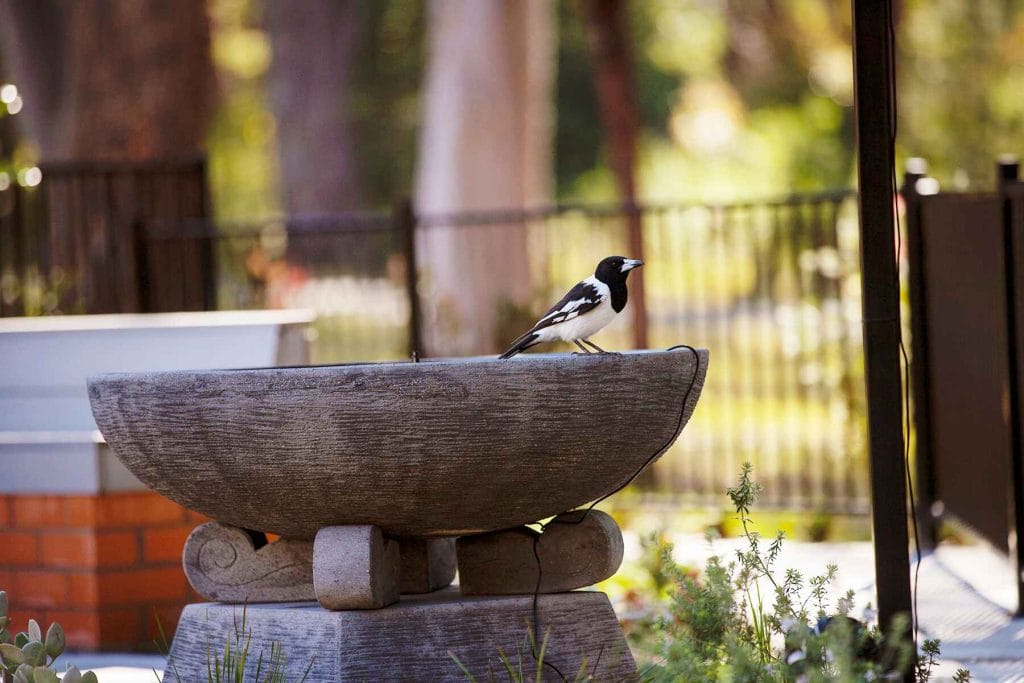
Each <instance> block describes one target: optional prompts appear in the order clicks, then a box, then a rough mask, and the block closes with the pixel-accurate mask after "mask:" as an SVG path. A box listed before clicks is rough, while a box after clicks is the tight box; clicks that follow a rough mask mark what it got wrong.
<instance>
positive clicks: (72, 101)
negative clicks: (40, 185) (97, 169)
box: [0, 0, 213, 162]
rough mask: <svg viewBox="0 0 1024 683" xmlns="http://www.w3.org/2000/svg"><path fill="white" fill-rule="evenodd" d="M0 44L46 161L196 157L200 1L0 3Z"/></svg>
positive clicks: (206, 98) (206, 76)
mask: <svg viewBox="0 0 1024 683" xmlns="http://www.w3.org/2000/svg"><path fill="white" fill-rule="evenodd" d="M0 39H2V45H3V47H4V49H5V59H6V61H7V63H8V64H9V66H10V67H11V71H12V73H13V75H14V76H15V78H16V79H17V83H18V86H19V87H20V88H22V89H23V90H24V92H25V98H24V99H25V108H24V110H23V112H22V114H21V116H23V117H24V118H23V120H24V122H25V125H26V126H27V132H28V134H29V136H30V137H31V138H32V139H34V140H35V141H36V143H37V144H38V145H39V150H40V155H41V158H42V160H43V161H44V162H46V161H59V160H65V159H76V160H81V159H88V160H94V161H148V160H154V159H181V158H185V157H189V158H191V157H196V156H198V155H199V154H200V152H201V150H202V147H203V141H204V138H205V135H206V124H207V121H208V119H209V111H210V105H211V95H212V92H213V68H212V63H211V61H210V35H209V24H208V21H207V18H206V9H205V2H204V1H203V0H177V1H176V2H174V3H167V2H161V1H160V0H120V1H117V2H111V1H109V0H107V1H105V0H76V2H72V3H68V2H61V1H60V0H0Z"/></svg>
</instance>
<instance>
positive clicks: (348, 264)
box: [0, 162, 868, 511]
mask: <svg viewBox="0 0 1024 683" xmlns="http://www.w3.org/2000/svg"><path fill="white" fill-rule="evenodd" d="M202 179H203V167H202V163H201V162H194V163H192V162H189V163H185V164H177V165H171V166H168V165H159V166H152V167H136V168H127V167H115V166H103V167H99V166H95V165H91V166H87V167H86V166H69V165H65V166H63V167H61V166H52V167H49V168H44V169H43V172H42V182H41V183H40V185H39V186H38V187H36V188H19V187H18V186H16V185H12V186H10V187H7V188H3V189H0V315H6V316H9V315H38V314H46V313H84V312H88V313H99V312H115V311H117V312H130V311H159V310H194V309H209V308H218V309H245V308H286V307H291V308H295V307H302V308H310V309H313V310H314V311H316V312H317V314H318V320H317V323H316V325H315V328H314V330H313V333H314V334H315V340H314V344H313V353H314V361H315V362H318V363H331V362H342V361H371V360H394V359H404V358H408V357H409V353H410V350H411V349H412V348H422V347H421V346H420V344H419V342H418V341H417V338H418V337H417V335H418V332H419V331H420V328H421V327H426V326H429V325H430V324H431V322H432V321H431V320H429V319H427V320H424V317H425V315H426V314H424V313H422V312H421V310H420V303H421V300H429V297H430V293H429V291H427V289H426V288H425V285H424V282H423V281H422V280H420V281H417V278H416V276H415V275H414V273H413V270H412V269H411V268H410V263H413V262H415V261H416V259H415V253H414V249H415V244H416V241H417V240H416V239H415V233H416V231H429V230H486V229H492V230H493V229H495V226H503V225H518V226H520V227H521V228H522V229H524V230H525V234H526V240H527V248H528V253H529V261H530V265H529V268H530V273H529V281H530V282H531V283H532V285H531V286H532V289H531V292H532V297H531V310H530V311H528V312H527V313H528V315H527V316H525V317H524V315H523V311H519V317H518V318H517V317H516V316H515V315H511V317H510V318H509V320H510V321H511V322H510V323H509V325H510V326H509V329H508V331H507V333H503V334H502V335H501V336H502V338H506V337H507V338H508V339H511V338H512V337H513V336H515V333H516V332H517V331H519V329H520V327H521V326H522V325H525V324H527V323H526V321H525V320H526V318H529V319H531V320H532V319H535V316H536V314H538V313H541V312H542V311H543V310H545V309H546V307H547V306H548V305H550V304H551V303H552V302H554V301H555V300H557V299H558V297H560V296H561V295H562V294H563V293H564V291H565V290H566V289H567V288H568V287H570V286H571V285H572V284H573V283H575V282H576V281H577V280H579V279H580V278H581V277H583V276H585V275H588V274H590V273H591V272H592V270H593V267H594V264H595V263H597V261H598V260H599V259H600V258H602V257H604V256H607V255H609V254H613V253H623V254H627V255H628V253H627V252H628V247H627V244H628V236H627V230H628V223H629V217H630V216H636V215H637V214H639V216H640V218H641V225H642V233H643V243H644V250H645V259H646V261H647V265H646V267H645V268H644V270H643V273H644V276H645V283H646V316H645V318H644V319H643V321H642V322H643V324H644V325H645V326H646V329H645V332H646V335H647V338H648V339H649V342H650V345H651V346H652V347H655V348H657V347H668V346H671V345H673V344H677V343H687V344H691V345H693V346H699V347H706V348H709V349H710V350H711V359H712V360H711V362H712V367H711V369H710V372H709V374H708V381H707V385H706V387H705V390H704V397H703V399H702V402H701V406H700V408H699V409H698V411H697V413H696V418H695V419H694V420H693V422H692V423H691V425H690V426H689V427H688V428H687V430H686V433H685V436H684V438H682V439H680V441H679V442H678V443H677V444H676V445H675V446H674V447H673V449H672V451H671V452H670V453H668V454H666V456H665V457H664V458H662V460H661V461H660V462H659V464H658V465H657V466H656V467H655V468H654V469H653V470H652V471H651V473H649V474H648V475H647V476H645V477H644V479H643V481H642V482H641V484H642V487H643V488H644V489H645V490H646V491H648V492H649V493H650V494H651V495H656V494H657V493H659V492H665V493H669V494H671V495H672V496H673V498H674V499H678V498H679V497H680V496H681V497H683V498H685V499H688V500H689V501H690V502H694V503H705V502H706V503H708V504H712V505H716V506H718V505H720V504H721V502H722V491H723V490H724V488H725V487H726V486H728V485H729V484H730V483H732V481H733V479H734V477H735V475H736V473H737V472H738V470H739V467H740V464H741V463H742V462H744V461H747V460H749V461H751V462H753V463H754V465H755V468H756V472H757V477H758V479H759V480H760V481H761V482H763V483H764V484H765V487H766V498H765V502H766V503H768V504H773V505H776V506H780V507H796V508H820V509H824V510H831V511H864V510H866V509H867V504H868V489H867V465H866V443H865V433H866V425H865V423H864V417H863V416H864V414H865V406H864V395H863V391H864V382H863V362H862V354H861V322H860V321H861V307H860V306H861V304H860V285H859V257H858V230H857V220H856V219H857V216H856V201H855V195H854V194H853V193H852V192H849V191H840V192H834V193H826V194H820V195H805V196H792V197H788V198H785V199H782V200H779V201H770V202H758V203H744V204H733V205H716V206H711V205H701V204H685V205H646V206H641V207H636V206H631V207H623V206H593V205H589V206H587V205H580V206H556V207H548V208H542V209H537V210H531V211H513V212H493V213H476V214H459V215H448V216H420V217H413V216H412V214H411V212H410V211H409V210H408V209H406V208H399V209H397V210H396V211H394V212H392V213H388V212H364V213H350V214H345V215H332V216H320V217H304V218H287V219H280V220H266V221H260V222H257V223H215V222H212V221H210V220H209V219H207V218H205V215H206V196H205V192H204V190H203V183H202ZM632 325H633V320H632V319H631V316H627V315H623V316H619V319H618V320H617V321H616V322H615V323H613V324H612V325H611V326H610V327H609V328H608V329H607V330H606V331H602V332H601V333H600V335H599V336H598V337H597V340H598V343H600V344H601V345H602V346H604V347H605V348H615V349H625V348H630V347H631V345H632V341H633V339H634V335H633V327H632Z"/></svg>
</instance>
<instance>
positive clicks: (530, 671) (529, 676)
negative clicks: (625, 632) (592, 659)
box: [448, 624, 595, 683]
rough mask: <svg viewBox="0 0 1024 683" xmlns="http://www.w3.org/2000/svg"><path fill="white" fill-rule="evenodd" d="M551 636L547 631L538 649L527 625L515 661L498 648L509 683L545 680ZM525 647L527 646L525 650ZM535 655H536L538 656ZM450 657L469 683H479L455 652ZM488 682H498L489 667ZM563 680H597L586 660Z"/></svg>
mask: <svg viewBox="0 0 1024 683" xmlns="http://www.w3.org/2000/svg"><path fill="white" fill-rule="evenodd" d="M549 635H550V631H549V630H547V629H545V631H544V638H543V639H542V640H541V643H540V648H539V649H538V648H537V641H536V639H535V638H534V635H533V629H532V628H531V627H530V626H529V624H527V626H526V636H525V637H524V638H523V642H522V644H521V645H520V646H518V647H517V648H516V654H515V661H513V659H512V658H511V657H509V656H508V655H507V654H506V653H505V651H504V650H502V649H501V648H500V647H499V648H497V652H498V661H500V662H501V667H502V669H503V670H504V675H505V676H506V677H507V680H508V681H509V683H540V682H541V681H542V680H543V679H544V667H545V666H547V665H546V664H545V663H544V656H545V654H546V653H547V648H548V636H549ZM523 646H525V648H526V649H525V650H524V647H523ZM525 653H529V654H525ZM533 653H536V656H534V654H533ZM448 656H449V657H451V658H452V661H454V662H455V665H456V666H458V667H459V670H460V671H462V673H463V675H464V676H465V677H466V680H467V681H469V683H477V677H476V676H475V675H474V674H473V672H472V671H470V670H469V667H467V666H466V665H465V664H463V663H462V661H461V660H460V659H459V658H458V657H457V656H456V655H455V653H454V652H452V651H451V650H448ZM524 663H525V664H524ZM487 680H488V681H497V680H498V678H497V677H496V674H495V673H494V671H493V670H491V669H490V668H489V667H488V672H487ZM562 680H564V681H572V683H591V682H592V681H594V680H595V679H594V677H593V676H592V675H591V674H588V673H587V660H586V659H584V660H583V662H582V663H581V664H580V668H579V671H577V672H576V674H575V675H574V676H573V677H572V678H568V677H567V675H563V676H562Z"/></svg>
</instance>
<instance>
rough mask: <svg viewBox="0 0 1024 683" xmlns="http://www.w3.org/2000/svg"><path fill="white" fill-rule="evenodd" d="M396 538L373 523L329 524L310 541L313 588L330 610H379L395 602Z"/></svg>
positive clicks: (397, 582)
mask: <svg viewBox="0 0 1024 683" xmlns="http://www.w3.org/2000/svg"><path fill="white" fill-rule="evenodd" d="M400 572H401V559H400V553H399V546H398V541H394V540H392V539H389V538H385V537H384V534H383V533H382V532H381V530H380V527H376V526H369V525H365V526H329V527H324V528H323V529H320V531H318V532H317V534H316V540H315V541H314V542H313V587H314V589H315V590H316V599H317V600H319V601H320V604H321V606H323V607H325V608H327V609H330V610H346V609H379V608H381V607H386V606H387V605H390V604H392V603H394V602H398V586H399V580H400V578H399V577H400Z"/></svg>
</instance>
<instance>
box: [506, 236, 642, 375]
mask: <svg viewBox="0 0 1024 683" xmlns="http://www.w3.org/2000/svg"><path fill="white" fill-rule="evenodd" d="M643 264H644V262H643V261H641V260H639V259H631V258H625V257H623V256H609V257H608V258H606V259H602V260H601V262H600V263H598V264H597V270H595V271H594V274H593V276H591V277H588V278H587V279H586V280H582V281H580V282H578V283H576V286H575V287H573V288H572V289H570V290H569V292H568V294H566V295H565V296H563V297H562V300H561V301H559V302H558V303H557V304H555V305H554V306H552V307H551V310H550V311H548V312H547V313H545V314H544V317H543V318H541V319H540V320H538V321H537V324H536V325H534V326H533V327H532V328H530V331H529V332H527V333H526V334H524V335H523V336H521V337H519V338H518V339H516V340H515V341H514V342H512V346H510V347H509V349H508V351H506V352H505V353H503V354H501V356H500V357H501V358H511V357H512V356H514V355H516V354H517V353H520V352H521V351H525V350H526V349H528V348H530V347H531V346H536V345H537V344H542V343H544V342H552V341H558V340H562V341H567V342H569V341H571V342H573V343H574V344H576V346H578V347H580V348H581V349H582V350H583V351H584V352H585V353H590V352H591V351H590V349H588V348H587V347H586V346H584V345H583V344H588V345H589V346H591V347H593V348H594V349H595V350H597V351H599V352H601V353H605V350H604V349H602V348H601V347H600V346H598V345H597V344H595V343H594V342H592V341H590V336H591V335H592V334H595V333H596V332H597V331H598V330H600V329H601V328H603V327H604V326H605V325H607V324H608V323H610V322H611V321H612V320H613V319H614V318H615V315H616V314H617V313H619V312H621V311H622V309H623V308H625V307H626V299H627V297H628V292H627V291H626V276H628V275H629V271H631V270H633V269H634V268H639V267H640V266H642V265H643Z"/></svg>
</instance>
